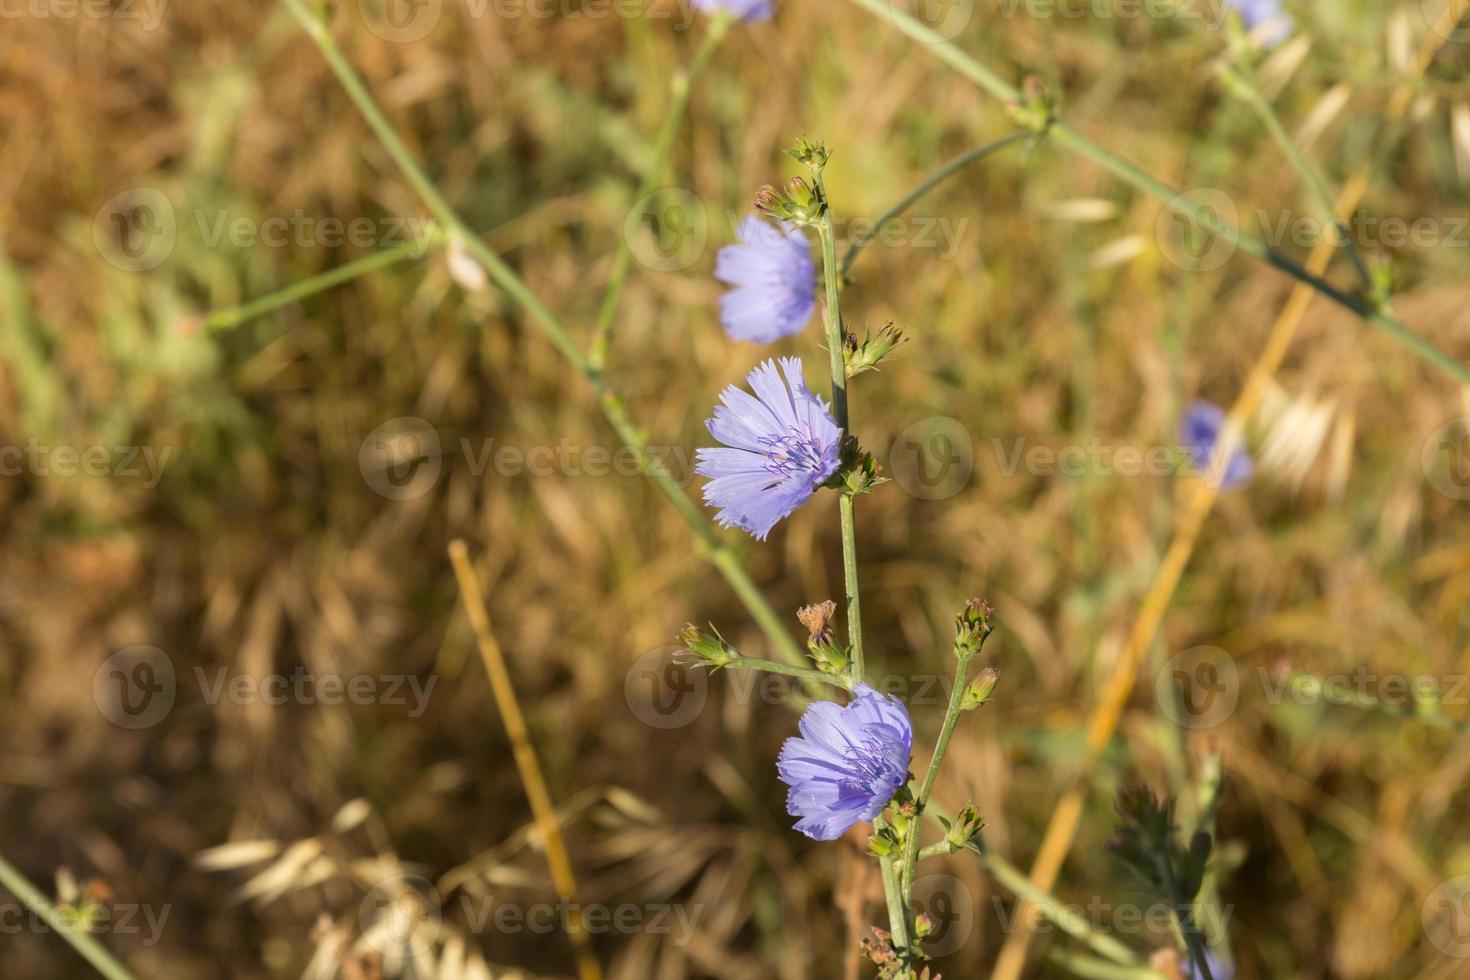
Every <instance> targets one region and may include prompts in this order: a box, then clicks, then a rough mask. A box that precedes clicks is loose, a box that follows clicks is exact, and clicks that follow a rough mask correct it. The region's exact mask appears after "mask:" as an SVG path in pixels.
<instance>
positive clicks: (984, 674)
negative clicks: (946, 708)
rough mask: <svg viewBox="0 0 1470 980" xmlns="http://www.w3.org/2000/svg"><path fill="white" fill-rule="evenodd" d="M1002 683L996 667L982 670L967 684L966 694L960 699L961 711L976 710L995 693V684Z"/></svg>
mask: <svg viewBox="0 0 1470 980" xmlns="http://www.w3.org/2000/svg"><path fill="white" fill-rule="evenodd" d="M998 683H1000V671H998V670H996V669H995V668H994V667H986V668H985V669H984V670H982V671H980V676H979V677H976V678H975V679H974V680H973V681H971V682H970V683H968V684H966V685H965V693H964V696H963V697H962V698H961V699H960V710H961V711H974V710H975V709H976V708H979V707H981V706H982V705H984V704H985V703H986V702H987V701H989V700H990V696H991V695H992V694H994V693H995V685H996V684H998Z"/></svg>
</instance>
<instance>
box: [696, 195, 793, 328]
mask: <svg viewBox="0 0 1470 980" xmlns="http://www.w3.org/2000/svg"><path fill="white" fill-rule="evenodd" d="M739 235H740V244H739V245H726V246H725V247H724V248H722V249H720V253H719V255H718V256H717V257H716V258H715V278H716V279H718V280H720V281H721V282H723V283H725V284H727V285H730V286H734V287H735V288H734V289H732V290H730V291H729V292H728V293H726V294H725V295H723V296H721V297H720V325H721V326H723V327H724V328H725V332H726V333H728V334H729V335H730V336H731V337H732V338H733V339H735V340H749V341H754V342H755V343H758V344H769V343H771V342H772V341H774V340H779V339H781V338H782V337H791V336H793V335H795V334H798V333H801V331H802V330H803V329H804V328H805V327H806V325H807V323H808V321H810V320H811V318H812V310H814V309H816V305H817V280H816V268H815V267H814V266H813V265H812V256H811V250H810V248H809V246H808V245H807V241H806V236H805V235H803V234H802V232H801V230H800V229H799V228H796V227H794V226H792V225H791V224H790V223H789V222H782V224H781V227H780V228H774V227H772V226H771V225H769V224H767V223H766V222H764V221H762V220H760V219H759V218H757V217H756V216H755V215H747V216H746V218H745V220H744V221H742V222H740V229H739Z"/></svg>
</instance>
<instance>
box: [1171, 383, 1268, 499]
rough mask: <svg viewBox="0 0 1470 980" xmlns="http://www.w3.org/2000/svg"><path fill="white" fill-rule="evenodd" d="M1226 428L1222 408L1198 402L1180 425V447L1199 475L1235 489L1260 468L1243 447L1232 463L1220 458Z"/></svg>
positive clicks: (1238, 448)
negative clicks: (1219, 450) (1220, 443)
mask: <svg viewBox="0 0 1470 980" xmlns="http://www.w3.org/2000/svg"><path fill="white" fill-rule="evenodd" d="M1224 427H1225V412H1224V410H1223V409H1221V408H1220V406H1219V405H1214V404H1211V403H1210V402H1203V401H1200V402H1194V403H1193V404H1191V405H1190V406H1189V410H1188V411H1187V412H1185V413H1184V418H1183V419H1182V420H1181V421H1180V423H1179V446H1180V448H1181V449H1183V450H1184V453H1185V455H1186V456H1188V457H1189V462H1190V466H1191V467H1193V469H1194V471H1195V472H1196V473H1198V474H1199V475H1200V476H1201V477H1203V478H1205V479H1207V480H1209V481H1211V482H1212V483H1214V484H1216V485H1217V486H1219V488H1220V489H1221V490H1234V489H1235V488H1236V487H1238V486H1240V485H1241V484H1243V483H1245V482H1246V481H1247V480H1249V479H1250V478H1251V475H1252V474H1253V473H1254V472H1255V470H1256V467H1255V464H1254V463H1253V462H1251V458H1250V456H1248V455H1247V454H1246V452H1245V449H1244V448H1243V447H1237V449H1236V450H1235V452H1234V453H1232V454H1231V456H1230V460H1229V461H1228V462H1225V461H1222V460H1220V459H1218V458H1217V457H1218V456H1219V454H1218V453H1217V452H1216V451H1215V444H1216V443H1217V442H1219V440H1220V432H1221V430H1222V429H1224Z"/></svg>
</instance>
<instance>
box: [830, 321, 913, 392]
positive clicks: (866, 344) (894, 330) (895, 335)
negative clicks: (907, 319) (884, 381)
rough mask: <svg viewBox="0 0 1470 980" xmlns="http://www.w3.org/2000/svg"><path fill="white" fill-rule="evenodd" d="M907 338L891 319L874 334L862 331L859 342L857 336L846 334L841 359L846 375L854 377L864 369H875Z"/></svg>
mask: <svg viewBox="0 0 1470 980" xmlns="http://www.w3.org/2000/svg"><path fill="white" fill-rule="evenodd" d="M907 340H908V338H907V337H905V336H904V335H903V328H902V327H896V326H894V325H893V321H892V320H890V321H888V322H887V323H885V324H884V325H883V326H882V327H880V328H879V329H878V332H877V333H876V334H869V333H868V332H866V331H864V333H863V339H862V342H861V343H859V342H858V339H857V337H855V336H853V335H852V334H847V335H846V336H845V337H844V338H843V345H842V359H843V361H844V362H845V363H846V365H847V376H848V377H849V378H855V377H857V376H858V375H859V374H862V373H863V372H864V371H872V370H874V369H876V368H877V367H878V365H879V364H882V363H883V361H884V359H885V358H887V357H888V355H889V354H891V353H893V351H894V349H895V348H897V347H898V346H899V345H900V344H902V343H905V342H906V341H907Z"/></svg>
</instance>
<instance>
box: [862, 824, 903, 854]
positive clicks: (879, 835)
mask: <svg viewBox="0 0 1470 980" xmlns="http://www.w3.org/2000/svg"><path fill="white" fill-rule="evenodd" d="M902 851H903V841H901V840H899V837H898V834H896V833H894V832H893V828H892V827H881V828H879V829H878V830H876V831H874V832H873V835H872V836H871V837H869V838H868V853H869V854H872V855H873V856H874V857H880V858H881V857H892V856H893V855H895V854H900V853H902Z"/></svg>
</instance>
